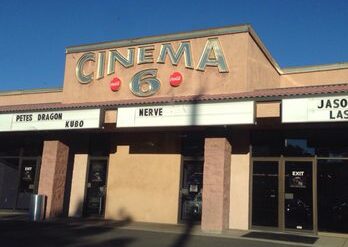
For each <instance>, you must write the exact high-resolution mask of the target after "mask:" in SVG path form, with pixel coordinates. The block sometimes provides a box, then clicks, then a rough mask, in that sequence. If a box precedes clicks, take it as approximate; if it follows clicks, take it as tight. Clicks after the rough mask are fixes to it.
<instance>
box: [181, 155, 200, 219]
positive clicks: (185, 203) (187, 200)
mask: <svg viewBox="0 0 348 247" xmlns="http://www.w3.org/2000/svg"><path fill="white" fill-rule="evenodd" d="M202 189H203V161H202V160H184V163H183V176H182V183H181V220H183V221H187V220H192V221H200V220H201V217H202Z"/></svg>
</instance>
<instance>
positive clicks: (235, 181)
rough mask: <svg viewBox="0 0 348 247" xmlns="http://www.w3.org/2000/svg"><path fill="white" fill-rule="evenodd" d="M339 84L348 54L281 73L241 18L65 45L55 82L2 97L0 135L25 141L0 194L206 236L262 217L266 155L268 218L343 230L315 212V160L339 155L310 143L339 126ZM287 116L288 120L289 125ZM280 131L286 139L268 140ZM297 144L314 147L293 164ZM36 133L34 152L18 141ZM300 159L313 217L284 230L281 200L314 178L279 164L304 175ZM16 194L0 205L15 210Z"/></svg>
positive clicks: (71, 212)
mask: <svg viewBox="0 0 348 247" xmlns="http://www.w3.org/2000/svg"><path fill="white" fill-rule="evenodd" d="M323 49H325V48H324V47H323ZM174 72H175V73H174ZM174 77H175V78H174ZM347 83H348V64H347V63H339V64H332V65H323V66H308V67H296V68H280V67H279V65H278V64H277V63H276V61H275V60H274V59H273V58H272V56H271V55H270V53H269V52H268V50H267V49H266V48H265V47H264V45H263V44H262V42H261V40H260V38H259V37H258V36H257V34H256V33H255V31H254V30H253V29H252V27H251V26H249V25H242V26H231V27H225V28H216V29H211V30H201V31H193V32H189V33H182V34H169V35H164V36H153V37H145V38H139V39H134V40H121V41H114V42H106V43H98V44H90V45H82V46H73V47H68V48H67V50H66V61H65V74H64V84H63V85H62V86H63V87H62V88H61V89H45V90H28V91H13V92H2V93H0V111H1V114H0V117H2V118H1V119H2V120H1V124H0V131H1V133H0V138H3V139H4V140H7V139H10V137H11V136H13V137H14V138H13V140H12V141H11V142H10V144H9V145H10V146H11V147H12V146H13V147H15V149H16V148H18V149H20V150H21V151H20V152H18V154H16V155H12V154H10V153H9V151H8V152H7V151H6V152H7V153H6V152H5V151H4V153H3V154H2V156H4V157H6V159H11V162H12V161H13V162H17V161H15V160H17V159H19V160H21V161H20V162H19V163H18V165H15V168H13V169H12V168H7V163H6V162H3V163H1V164H0V165H2V166H4V167H0V168H1V169H4V171H5V170H6V169H8V172H9V173H10V172H12V173H14V174H15V173H16V172H18V174H19V175H18V177H19V180H18V183H19V185H18V184H17V186H19V188H20V190H19V191H16V192H11V191H5V189H3V188H4V185H2V183H0V186H2V188H0V192H2V193H0V200H5V199H6V200H7V199H8V198H10V196H9V195H8V194H11V193H12V194H13V193H16V195H15V196H13V197H19V196H21V198H27V197H28V196H30V194H32V193H41V194H44V195H46V196H47V207H46V218H47V219H48V218H52V217H61V216H65V217H66V216H70V217H85V216H96V215H97V216H99V217H104V218H106V219H113V220H123V219H128V220H129V219H130V220H133V221H139V222H149V223H166V224H178V223H182V222H185V221H187V220H190V219H191V218H192V219H193V220H195V221H198V222H201V225H202V229H203V230H205V231H223V230H225V229H243V230H248V229H253V228H255V227H256V228H257V227H259V226H266V225H267V224H268V223H269V222H268V223H267V224H266V223H262V222H263V221H262V220H264V219H261V218H262V217H261V218H258V217H260V214H262V213H260V212H261V211H262V210H261V209H260V210H261V211H258V209H259V208H257V206H255V205H257V203H259V202H258V201H257V200H256V199H255V198H260V197H262V195H260V193H261V194H262V192H259V191H258V190H257V188H255V184H257V183H259V182H260V181H261V180H262V179H268V178H264V177H258V176H261V175H260V174H263V173H262V172H258V171H257V169H259V168H260V169H261V168H264V167H268V164H273V165H274V166H273V167H278V168H277V169H273V170H274V171H273V173H270V174H269V177H273V178H277V179H278V180H277V181H278V182H274V181H275V180H274V181H273V182H274V183H275V184H276V187H275V188H273V189H272V191H273V192H272V193H271V196H270V198H273V199H272V200H273V202H272V203H275V204H274V205H276V206H275V209H274V210H273V211H272V212H270V215H271V214H272V213H273V215H275V216H274V222H273V223H272V222H271V223H269V224H271V226H272V227H274V228H275V229H276V230H280V231H288V230H291V229H292V230H293V229H294V227H295V229H297V230H301V229H308V230H309V231H311V232H313V233H314V234H316V233H318V232H321V231H334V232H337V231H338V232H342V231H343V232H345V230H344V229H343V228H342V229H343V230H342V229H341V228H340V229H338V230H337V229H336V230H335V229H333V228H332V227H331V228H330V227H328V228H326V227H325V224H329V223H327V222H329V221H330V220H328V219H326V218H328V217H329V216H325V217H324V216H321V215H322V214H321V213H320V212H321V209H322V208H324V206H323V205H322V204H321V200H322V199H321V198H320V196H319V195H318V193H319V192H318V191H319V190H321V187H320V186H321V184H322V182H321V180H320V179H319V174H321V172H323V173H324V172H327V170H325V169H326V168H325V167H326V166H325V165H321V163H322V162H326V161H327V160H329V159H328V156H330V155H333V154H332V153H334V152H332V153H330V154H327V155H326V156H325V155H324V156H323V157H322V158H320V157H319V158H317V156H320V155H321V154H320V152H321V151H320V150H321V149H320V148H321V146H320V145H323V144H320V145H319V144H318V145H317V142H318V143H319V141H312V139H313V138H314V137H318V136H319V137H321V134H322V133H323V129H324V130H325V131H327V132H330V133H331V132H334V131H336V129H339V130H340V131H342V133H343V132H344V131H345V129H346V127H347V126H346V119H348V111H347V110H345V107H346V105H345V102H346V97H347V96H346V95H347V93H348V84H347ZM330 97H338V98H332V99H331V98H330ZM340 97H341V98H340ZM297 98H298V99H303V100H308V102H312V101H315V100H317V102H324V100H326V102H329V103H326V105H325V107H324V106H320V105H317V107H316V108H317V109H316V110H318V109H319V110H321V113H320V114H326V113H325V112H324V110H325V109H323V108H327V112H328V113H330V118H329V119H326V120H325V119H324V120H323V119H322V118H323V117H322V115H320V114H319V113H316V115H315V116H314V115H313V116H312V115H311V114H312V112H315V111H316V110H313V108H310V107H312V106H311V105H310V104H312V103H308V105H303V107H302V106H301V107H299V105H296V107H299V108H303V109H304V108H306V107H308V109H309V110H308V111H306V112H304V113H303V114H302V115H301V116H298V115H296V111H293V112H290V113H288V112H287V110H286V109H288V108H284V107H285V104H295V103H296V102H295V103H292V101H288V103H284V102H285V101H284V100H286V99H297ZM330 100H332V103H330V102H331V101H330ZM303 102H305V101H303ZM296 104H299V103H296ZM313 104H314V103H313ZM323 104H324V103H323ZM336 106H337V107H336ZM294 107H295V105H294ZM290 108H291V106H290ZM306 109H307V108H306ZM336 109H338V110H339V112H335V113H333V111H334V110H335V111H336ZM338 110H337V111H338ZM131 114H135V115H134V116H133V115H131ZM287 114H290V115H291V114H292V115H291V116H290V118H291V117H293V118H294V119H295V120H294V121H293V122H287V121H286V120H285V119H288V118H286V116H287ZM318 114H319V115H320V116H319V115H318ZM333 114H334V115H333ZM303 116H304V117H303ZM301 117H302V118H301ZM305 117H306V119H304V118H305ZM6 121H7V122H6ZM35 121H36V122H35ZM33 122H35V124H34V123H33ZM314 122H315V123H314ZM266 133H267V135H266ZM335 133H336V132H335ZM265 135H266V136H265ZM277 138H278V139H279V140H281V141H279V143H280V144H278V143H277V144H274V143H272V140H275V139H277ZM278 139H277V140H278ZM304 139H305V142H306V145H307V144H308V145H307V146H310V145H312V146H315V151H314V152H315V154H314V153H311V150H312V149H311V148H309V147H308V150H309V151H308V150H306V152H307V153H306V152H305V151H303V152H302V153H301V154H298V155H297V156H296V157H297V158H295V159H294V153H296V152H295V151H298V149H301V148H302V146H301V145H302V144H301V145H300V144H296V145H297V146H296V145H295V144H293V145H295V146H294V147H296V148H297V149H296V150H295V149H294V150H295V151H294V150H291V154H290V156H291V157H290V156H289V154H288V153H287V152H290V151H288V147H289V143H291V142H293V140H295V142H297V143H301V141H302V140H304ZM314 139H315V138H314ZM314 139H313V140H314ZM20 140H24V141H23V142H22V141H20ZM31 140H35V143H38V144H37V145H34V146H32V147H31V148H34V149H35V148H36V151H35V154H34V151H30V150H31V149H30V145H29V147H28V145H26V146H25V145H24V144H23V143H27V142H30V141H31ZM315 140H316V139H315ZM284 143H285V144H284ZM313 143H314V144H313ZM279 145H285V146H284V147H281V148H280V147H279ZM325 145H326V144H325ZM330 145H331V144H330ZM340 145H341V144H340ZM317 146H318V147H317ZM277 148H279V150H281V151H279V150H277ZM329 148H334V145H333V144H332V145H331V146H330V147H329ZM342 148H343V149H345V146H344V144H342V146H340V150H341V149H342ZM4 150H6V149H4ZM27 150H29V151H27ZM274 150H277V151H274ZM330 150H331V149H330ZM274 152H275V153H274ZM260 153H261V154H260ZM18 157H19V158H18ZM303 157H305V159H304V158H303ZM330 157H331V156H330ZM345 158H346V156H345V154H344V155H343V156H340V160H342V162H343V163H344V162H345ZM320 159H321V160H325V161H320ZM22 160H35V161H36V160H38V161H37V162H38V164H39V165H37V166H36V165H31V166H30V167H31V168H30V167H29V165H26V164H27V163H23V162H22ZM308 160H309V161H308ZM262 162H266V163H267V162H269V163H267V164H266V163H262ZM290 162H297V163H296V164H295V163H291V164H290ZM301 162H308V164H310V165H308V166H305V168H306V169H307V168H308V167H312V168H311V169H312V170H310V171H312V173H311V175H310V177H308V178H307V179H310V180H311V181H314V182H313V187H312V186H310V188H311V191H312V192H308V193H312V195H313V196H312V198H313V199H311V201H310V203H309V205H310V206H308V208H309V209H308V210H310V217H312V218H311V219H309V220H308V222H309V223H308V222H305V223H301V222H300V223H299V222H295V223H293V225H292V223H291V224H290V223H289V222H290V220H289V219H288V218H287V217H288V215H287V213H286V210H287V209H289V207H290V206H289V205H290V204H289V203H290V202H289V200H290V199H289V198H291V197H294V196H295V197H296V196H300V197H301V196H304V195H305V192H304V191H306V190H305V189H304V188H308V186H307V185H306V186H304V187H303V186H302V187H300V186H298V187H296V186H292V185H291V184H290V185H289V186H288V184H287V183H288V182H287V181H288V177H289V176H292V175H291V174H290V173H289V174H290V175H289V174H288V173H287V172H288V170H287V169H288V168H289V167H295V165H296V167H297V168H296V169H298V171H297V170H296V171H295V170H293V171H292V172H295V173H296V172H297V173H298V174H302V173H301V172H302V170H301V169H302V168H303V167H302V165H303V164H304V163H301ZM16 164H17V163H16ZM33 164H34V163H33ZM35 164H36V163H35ZM259 164H261V165H259ZM255 167H257V168H255ZM29 168H30V169H29ZM305 168H303V170H304V171H307V170H306V169H305ZM324 168H325V169H324ZM11 169H12V170H11ZM267 169H268V168H267ZM289 169H290V168H289ZM294 169H295V168H294ZM338 169H341V166H339V168H338ZM6 171H7V170H6ZM25 171H27V172H25ZM31 171H34V172H31ZM23 172H24V174H28V176H29V175H30V174H31V175H30V176H31V180H28V178H26V179H27V180H25V179H24V178H23V176H22V175H21V174H23ZM267 172H270V171H267ZM292 174H294V173H292ZM30 176H29V177H30ZM266 177H267V176H266ZM260 179H261V180H260ZM299 179H301V177H299ZM319 180H320V181H319ZM25 181H29V182H28V183H27V182H25ZM265 181H266V180H265ZM265 181H264V180H262V181H261V182H260V183H261V184H262V183H263V182H265ZM304 181H309V180H304ZM14 186H15V185H14ZM26 186H27V187H26ZM287 186H288V187H287ZM22 187H23V188H22ZM294 188H297V189H294ZM299 188H302V190H301V189H299ZM288 190H289V191H290V192H289V191H288ZM257 193H258V194H257ZM265 193H266V192H265ZM301 193H302V194H301ZM306 193H307V192H306ZM17 194H18V195H17ZM306 196H307V195H306ZM307 197H308V196H307ZM274 198H275V199H274ZM302 199H303V198H302ZM21 200H22V199H21ZM25 200H27V199H25ZM25 200H24V199H23V205H25V203H27V201H25ZM264 200H266V199H264ZM18 201H19V199H16V200H14V199H13V203H12V204H9V203H7V204H6V203H3V204H1V201H0V206H1V205H2V206H1V207H2V208H12V209H13V208H18ZM283 201H285V204H284V202H283ZM267 203H271V202H270V201H267ZM274 205H273V206H274ZM266 213H267V212H266ZM333 215H334V213H333ZM190 217H191V218H190ZM294 218H296V217H295V216H294ZM324 218H325V219H324ZM192 219H191V220H192ZM318 220H319V223H318ZM260 222H261V223H260ZM307 223H308V224H307ZM265 224H266V225H265ZM306 224H307V225H306Z"/></svg>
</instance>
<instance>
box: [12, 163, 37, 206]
mask: <svg viewBox="0 0 348 247" xmlns="http://www.w3.org/2000/svg"><path fill="white" fill-rule="evenodd" d="M38 170H39V169H38V159H29V158H23V159H21V162H20V177H19V187H18V198H17V209H28V208H29V203H30V196H31V194H33V193H36V191H37V181H38Z"/></svg>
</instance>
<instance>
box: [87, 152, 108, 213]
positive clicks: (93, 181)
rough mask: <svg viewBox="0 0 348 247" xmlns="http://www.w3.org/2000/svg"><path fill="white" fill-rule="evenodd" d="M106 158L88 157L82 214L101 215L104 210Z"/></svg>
mask: <svg viewBox="0 0 348 247" xmlns="http://www.w3.org/2000/svg"><path fill="white" fill-rule="evenodd" d="M107 168H108V159H107V158H94V157H93V158H90V159H89V169H88V177H87V186H86V187H87V188H86V198H85V204H84V216H97V217H102V216H103V215H104V211H105V198H106V175H107Z"/></svg>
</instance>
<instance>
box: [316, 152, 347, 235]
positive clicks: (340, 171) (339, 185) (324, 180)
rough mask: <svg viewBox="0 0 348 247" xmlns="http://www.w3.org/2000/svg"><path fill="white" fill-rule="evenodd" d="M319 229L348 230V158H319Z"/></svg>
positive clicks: (343, 231) (345, 231) (331, 230)
mask: <svg viewBox="0 0 348 247" xmlns="http://www.w3.org/2000/svg"><path fill="white" fill-rule="evenodd" d="M317 176H318V178H317V179H318V180H317V181H318V228H319V231H327V232H342V233H347V232H348V224H347V222H348V190H347V188H348V160H337V159H336V160H333V159H331V160H330V159H328V160H318V175H317Z"/></svg>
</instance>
